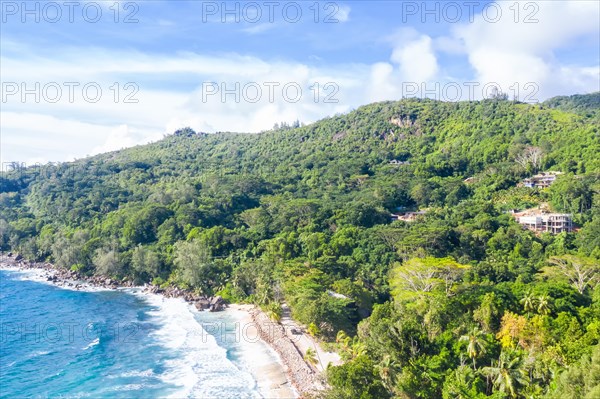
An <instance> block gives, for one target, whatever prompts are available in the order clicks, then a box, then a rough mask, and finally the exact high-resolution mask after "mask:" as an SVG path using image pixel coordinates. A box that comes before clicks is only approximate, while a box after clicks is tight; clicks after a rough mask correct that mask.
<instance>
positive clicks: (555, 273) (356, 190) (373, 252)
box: [0, 94, 600, 399]
mask: <svg viewBox="0 0 600 399" xmlns="http://www.w3.org/2000/svg"><path fill="white" fill-rule="evenodd" d="M598 99H599V95H598V94H593V95H588V96H577V97H572V98H557V99H552V100H550V101H549V102H548V104H538V105H528V104H521V103H514V102H509V101H505V100H502V99H493V100H484V101H481V102H461V103H444V102H437V101H432V100H418V99H407V100H402V101H399V102H383V103H376V104H371V105H367V106H364V107H361V108H359V109H357V110H355V111H353V112H351V113H349V114H346V115H339V116H335V117H332V118H328V119H324V120H322V121H319V122H317V123H314V124H311V125H308V126H299V124H298V123H295V124H293V125H292V126H288V125H282V126H284V128H278V129H276V130H274V131H269V132H264V133H262V134H256V135H251V134H235V133H218V134H202V133H196V132H194V131H193V130H191V129H189V128H186V129H182V130H179V131H177V132H175V134H173V135H171V136H168V137H165V138H164V139H163V140H161V141H159V142H157V143H153V144H149V145H145V146H139V147H135V148H130V149H126V150H122V151H118V152H113V153H108V154H103V155H99V156H95V157H91V158H86V159H83V160H79V161H76V162H73V163H63V164H57V165H47V166H44V167H41V168H35V167H34V168H27V169H23V168H19V167H17V166H15V168H14V170H12V171H11V172H9V173H4V174H3V175H2V176H1V177H0V187H1V189H0V247H1V248H2V249H3V250H9V249H10V250H12V251H18V252H19V253H21V254H23V255H24V256H25V257H27V258H30V259H39V260H42V259H47V260H50V261H52V262H54V263H56V264H57V265H59V266H61V267H65V268H71V269H74V270H78V271H80V272H82V273H87V274H93V273H99V274H105V275H110V276H112V277H114V278H117V279H130V280H134V281H136V282H138V283H143V282H152V283H153V284H158V285H178V286H181V287H185V288H189V289H193V290H196V291H198V292H201V293H205V294H215V293H218V294H220V295H222V296H224V297H226V298H227V299H229V300H231V301H248V302H254V303H257V304H259V305H261V306H263V308H265V309H267V310H269V311H270V312H271V313H272V314H273V316H274V317H277V314H278V313H279V312H280V310H281V303H282V302H284V301H285V302H286V303H288V304H289V305H290V307H291V309H292V312H293V315H294V317H295V318H297V319H298V320H299V321H301V322H303V323H305V324H306V325H307V326H309V331H310V332H311V333H313V334H315V335H317V336H319V337H321V338H322V339H323V340H326V341H329V342H333V344H332V345H335V346H336V347H337V349H338V350H339V351H340V352H341V353H342V354H343V356H344V358H345V360H346V362H345V364H344V365H342V366H339V367H332V368H330V369H329V371H328V379H329V382H330V384H331V385H332V389H331V390H330V391H329V392H327V393H326V394H325V395H326V396H327V397H328V398H352V399H354V398H364V399H366V398H386V397H399V398H483V397H493V398H596V397H598V395H599V390H600V388H599V384H600V369H599V367H598V359H600V349H599V346H598V343H599V341H600V285H599V284H598V270H599V263H600V157H599V156H598V154H600V127H599V126H600V112H598V110H599V109H600V105H599V104H598ZM532 154H535V156H532ZM392 160H396V161H398V162H399V163H397V164H390V161H392ZM400 161H401V162H400ZM544 170H556V171H562V172H564V174H563V175H561V176H560V177H559V178H558V180H557V182H556V183H554V184H553V185H552V186H551V187H550V188H549V189H544V190H540V189H530V188H525V187H517V183H518V182H519V181H520V180H521V179H523V178H524V177H527V176H529V175H531V174H532V173H535V172H538V171H544ZM467 178H468V180H466V181H465V179H467ZM542 203H548V206H549V207H550V208H551V209H554V210H556V211H561V212H570V213H573V218H574V221H575V223H576V225H577V227H578V229H577V231H576V232H573V233H561V234H558V235H555V236H553V235H550V234H547V233H544V234H537V235H536V234H535V233H533V232H531V231H528V230H524V229H523V228H521V226H520V225H519V224H517V223H516V221H515V220H514V218H513V217H512V216H511V215H509V214H507V211H508V210H509V209H524V208H528V207H533V206H537V205H540V204H542ZM398 208H400V209H402V208H404V209H426V210H427V213H426V214H425V216H424V217H422V218H421V219H419V220H416V221H414V222H410V223H409V222H402V221H393V222H392V221H391V220H390V213H391V212H396V211H397V210H398ZM337 294H340V295H337Z"/></svg>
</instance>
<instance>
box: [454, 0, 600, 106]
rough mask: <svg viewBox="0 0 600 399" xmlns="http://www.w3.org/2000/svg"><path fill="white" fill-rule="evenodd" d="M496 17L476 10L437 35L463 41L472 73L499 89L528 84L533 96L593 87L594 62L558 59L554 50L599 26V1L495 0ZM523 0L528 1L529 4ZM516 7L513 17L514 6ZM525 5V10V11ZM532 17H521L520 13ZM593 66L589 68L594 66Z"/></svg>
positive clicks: (599, 78)
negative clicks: (469, 19)
mask: <svg viewBox="0 0 600 399" xmlns="http://www.w3.org/2000/svg"><path fill="white" fill-rule="evenodd" d="M496 4H497V6H498V7H500V9H501V10H502V18H500V19H499V21H498V22H496V23H491V22H489V21H486V18H484V17H483V16H478V17H477V18H476V19H475V21H474V23H472V24H462V25H458V26H457V27H456V28H455V29H454V30H453V37H452V38H445V39H443V40H444V41H445V42H446V43H454V45H455V47H454V48H458V47H463V48H464V52H465V53H466V54H467V56H468V59H469V62H470V64H471V66H472V67H473V68H474V69H475V71H476V76H475V79H476V80H477V81H479V82H480V83H481V84H482V85H483V84H485V83H490V82H496V83H498V84H499V85H500V87H501V88H502V90H503V91H505V92H509V93H513V91H512V90H510V89H509V88H510V87H515V88H516V87H519V88H520V90H521V91H522V90H523V87H524V86H525V85H526V84H534V85H536V86H537V87H538V88H539V92H538V93H537V94H536V97H535V98H534V99H543V98H547V97H549V96H553V95H558V94H565V93H573V92H589V91H594V90H598V89H599V87H598V85H599V82H600V67H599V66H598V65H597V64H596V65H564V63H561V62H560V61H559V60H558V59H557V56H556V54H557V52H558V51H560V50H561V49H563V48H568V47H569V46H572V45H573V44H576V42H577V40H580V39H581V38H585V37H592V38H593V37H594V36H595V37H596V39H595V40H597V35H598V32H599V31H600V26H599V25H600V22H599V19H598V15H599V14H600V3H598V2H593V1H556V2H554V1H544V2H535V3H519V7H515V5H516V4H517V3H513V2H497V3H496ZM526 4H534V5H535V8H532V6H529V8H525V6H526ZM517 8H518V9H519V10H520V13H519V15H518V17H517V16H516V15H515V10H516V9H517ZM525 11H527V12H525ZM528 16H529V17H530V19H535V20H537V22H535V23H525V20H526V17H528ZM594 70H595V72H594Z"/></svg>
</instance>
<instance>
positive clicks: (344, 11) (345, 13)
mask: <svg viewBox="0 0 600 399" xmlns="http://www.w3.org/2000/svg"><path fill="white" fill-rule="evenodd" d="M332 4H334V3H332ZM350 11H351V9H350V7H349V6H347V5H342V6H339V9H338V10H337V12H336V13H335V15H333V16H332V18H335V19H337V20H338V21H339V22H348V20H349V19H350Z"/></svg>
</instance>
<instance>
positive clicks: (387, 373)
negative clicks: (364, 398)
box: [375, 355, 397, 390]
mask: <svg viewBox="0 0 600 399" xmlns="http://www.w3.org/2000/svg"><path fill="white" fill-rule="evenodd" d="M396 366H397V364H396V362H395V361H394V360H392V358H391V356H390V355H385V356H384V357H383V360H382V361H381V363H379V364H377V365H376V366H375V368H376V369H377V370H378V371H379V375H380V376H381V380H382V382H383V385H385V387H386V388H388V389H390V390H391V387H393V386H394V379H395V374H396Z"/></svg>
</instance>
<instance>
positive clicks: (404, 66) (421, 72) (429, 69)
mask: <svg viewBox="0 0 600 399" xmlns="http://www.w3.org/2000/svg"><path fill="white" fill-rule="evenodd" d="M391 59H392V61H394V62H396V63H398V64H400V72H401V74H402V77H403V79H404V80H405V81H409V82H427V81H430V80H432V79H434V78H435V76H436V75H437V73H438V70H439V68H438V64H437V58H436V56H435V53H434V51H433V45H432V40H431V38H430V37H429V36H427V35H422V36H420V37H419V38H417V39H415V40H412V41H410V42H408V43H403V44H401V45H400V46H398V47H396V48H395V49H394V51H393V53H392V57H391Z"/></svg>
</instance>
